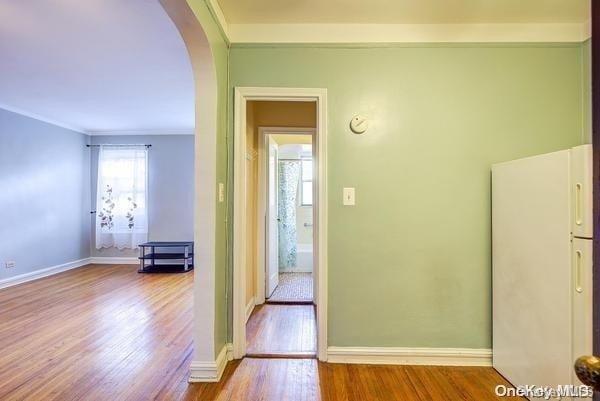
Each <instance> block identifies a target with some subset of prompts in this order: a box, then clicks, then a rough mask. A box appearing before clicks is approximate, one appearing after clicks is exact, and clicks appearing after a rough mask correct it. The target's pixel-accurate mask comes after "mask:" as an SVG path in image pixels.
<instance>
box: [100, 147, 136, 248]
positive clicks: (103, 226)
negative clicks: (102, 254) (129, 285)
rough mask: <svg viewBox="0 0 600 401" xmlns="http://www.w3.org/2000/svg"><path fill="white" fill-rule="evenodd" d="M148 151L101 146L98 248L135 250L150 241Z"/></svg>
mask: <svg viewBox="0 0 600 401" xmlns="http://www.w3.org/2000/svg"><path fill="white" fill-rule="evenodd" d="M147 170H148V150H147V149H146V147H145V146H101V147H100V152H99V154H98V186H97V195H96V248H97V249H100V248H109V247H117V248H119V249H124V248H130V249H135V248H137V247H138V244H140V243H143V242H146V241H147V240H148V213H147V186H148V185H147V181H148V180H147Z"/></svg>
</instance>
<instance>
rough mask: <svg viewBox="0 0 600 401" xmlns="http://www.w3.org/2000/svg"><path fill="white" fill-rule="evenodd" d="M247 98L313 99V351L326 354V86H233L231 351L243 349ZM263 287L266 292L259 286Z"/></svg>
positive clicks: (236, 355) (321, 357)
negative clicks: (314, 128)
mask: <svg viewBox="0 0 600 401" xmlns="http://www.w3.org/2000/svg"><path fill="white" fill-rule="evenodd" d="M251 100H266V101H292V102H315V103H316V104H317V126H316V141H315V142H316V147H314V150H315V151H314V154H313V159H314V163H315V168H316V170H315V172H316V174H315V177H314V181H315V184H314V185H315V187H316V191H314V193H315V195H316V196H315V198H314V200H313V213H314V216H315V220H314V221H315V222H316V223H317V224H316V230H315V231H314V233H313V235H314V239H315V242H314V243H313V248H314V259H315V262H316V263H315V265H314V276H315V281H316V287H315V295H316V296H315V302H316V304H317V357H318V358H319V360H321V361H326V360H327V164H326V163H327V89H318V88H317V89H312V88H259V87H236V88H235V100H234V116H233V119H234V133H233V134H234V137H233V146H234V162H233V180H234V181H233V187H234V190H233V198H234V199H233V357H234V358H236V359H239V358H243V357H244V355H246V305H245V304H246V302H245V300H246V220H247V216H246V188H247V186H246V103H247V102H248V101H251ZM263 293H264V292H263Z"/></svg>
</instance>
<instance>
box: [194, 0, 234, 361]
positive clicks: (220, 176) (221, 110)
mask: <svg viewBox="0 0 600 401" xmlns="http://www.w3.org/2000/svg"><path fill="white" fill-rule="evenodd" d="M187 1H188V4H189V5H190V8H191V9H192V10H193V12H194V14H195V15H196V17H197V18H198V21H199V22H200V25H201V26H202V28H203V29H204V33H205V34H206V37H207V38H208V41H209V43H210V47H211V50H212V54H213V60H214V64H215V71H216V74H217V92H218V94H217V101H218V104H217V183H219V182H222V183H227V164H228V161H227V110H228V108H227V106H228V103H227V102H228V96H227V88H228V86H227V84H228V73H229V43H228V41H227V39H226V38H225V36H224V35H223V32H222V30H221V28H220V26H219V25H218V24H217V23H216V19H215V17H214V14H213V11H212V9H211V8H210V6H209V5H208V4H207V3H206V1H205V0H187ZM196 95H197V96H203V94H202V93H198V94H196ZM227 235H228V234H227V202H223V203H217V211H216V233H215V355H217V354H218V353H219V352H220V351H221V349H222V348H223V346H224V345H225V343H226V342H227V325H228V318H227V316H228V314H227V309H228V308H227V301H226V299H227V297H226V291H227V280H228V274H227V264H228V258H227ZM203 267H204V268H206V266H199V267H198V268H203Z"/></svg>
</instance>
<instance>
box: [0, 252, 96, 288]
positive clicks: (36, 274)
mask: <svg viewBox="0 0 600 401" xmlns="http://www.w3.org/2000/svg"><path fill="white" fill-rule="evenodd" d="M90 263H91V262H90V258H85V259H79V260H76V261H74V262H68V263H63V264H61V265H56V266H51V267H47V268H45V269H40V270H36V271H33V272H30V273H24V274H19V275H18V276H14V277H8V278H5V279H2V280H0V288H7V287H12V286H13V285H17V284H23V283H26V282H28V281H33V280H37V279H40V278H43V277H48V276H52V275H53V274H57V273H61V272H64V271H67V270H71V269H76V268H78V267H81V266H85V265H89V264H90Z"/></svg>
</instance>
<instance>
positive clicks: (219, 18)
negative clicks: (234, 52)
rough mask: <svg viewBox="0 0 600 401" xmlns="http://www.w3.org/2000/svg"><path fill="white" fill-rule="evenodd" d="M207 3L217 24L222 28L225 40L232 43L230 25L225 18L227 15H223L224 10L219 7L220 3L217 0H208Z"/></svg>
mask: <svg viewBox="0 0 600 401" xmlns="http://www.w3.org/2000/svg"><path fill="white" fill-rule="evenodd" d="M206 3H207V5H208V8H209V10H210V11H211V13H212V15H213V17H214V19H215V22H216V23H217V25H218V26H219V27H220V28H221V33H222V34H223V39H225V41H227V42H230V43H231V36H230V35H229V24H228V23H227V19H226V18H225V14H224V13H223V9H222V8H221V6H220V5H219V2H218V1H217V0H206Z"/></svg>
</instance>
